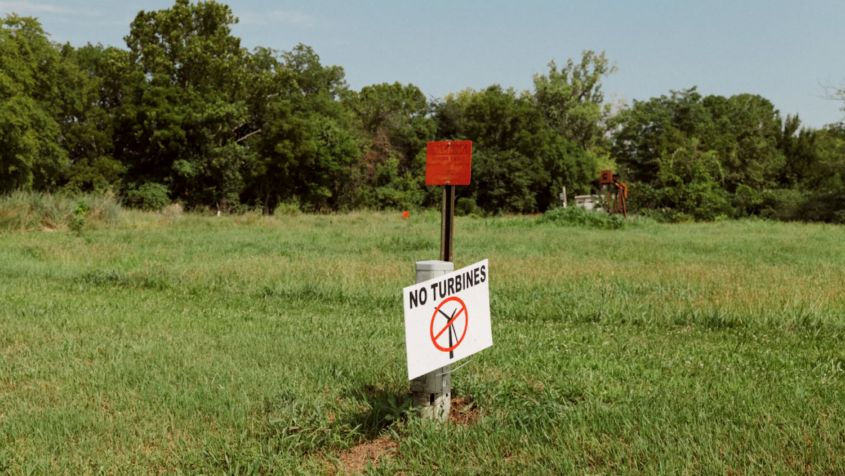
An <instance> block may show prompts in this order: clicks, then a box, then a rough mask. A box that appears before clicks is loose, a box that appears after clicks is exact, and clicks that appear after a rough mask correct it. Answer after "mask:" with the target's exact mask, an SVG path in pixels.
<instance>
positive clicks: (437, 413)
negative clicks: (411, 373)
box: [411, 261, 455, 421]
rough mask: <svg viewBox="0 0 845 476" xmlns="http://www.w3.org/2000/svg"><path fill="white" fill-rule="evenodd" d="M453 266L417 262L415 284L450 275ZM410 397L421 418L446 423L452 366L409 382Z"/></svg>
mask: <svg viewBox="0 0 845 476" xmlns="http://www.w3.org/2000/svg"><path fill="white" fill-rule="evenodd" d="M454 270H455V264H454V263H450V262H448V261H417V263H416V271H417V274H416V282H417V283H422V282H424V281H428V280H429V279H434V278H436V277H438V276H443V275H444V274H447V273H450V272H452V271H454ZM411 396H412V397H413V399H414V406H415V407H422V416H423V418H427V419H429V420H435V421H446V420H447V419H448V418H449V408H450V407H451V405H452V366H451V365H447V366H445V367H441V368H439V369H437V370H435V371H433V372H429V373H427V374H425V375H422V376H420V377H417V378H415V379H413V380H411Z"/></svg>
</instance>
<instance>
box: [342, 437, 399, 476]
mask: <svg viewBox="0 0 845 476" xmlns="http://www.w3.org/2000/svg"><path fill="white" fill-rule="evenodd" d="M398 448H399V443H397V442H395V441H393V440H392V439H390V438H389V437H387V436H383V437H381V438H378V439H375V440H370V441H365V442H363V443H361V444H359V445H357V446H355V447H353V448H351V449H349V451H345V452H343V453H342V454H340V456H338V457H337V459H339V460H340V462H341V463H343V467H342V468H339V467H337V466H336V465H334V464H332V466H331V469H330V471H329V474H332V475H344V476H351V475H354V474H361V473H362V472H363V471H364V468H366V467H367V464H369V463H372V465H373V466H378V465H379V463H380V462H381V460H382V458H384V457H385V456H388V455H395V454H397V453H396V451H397V449H398Z"/></svg>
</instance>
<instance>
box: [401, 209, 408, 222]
mask: <svg viewBox="0 0 845 476" xmlns="http://www.w3.org/2000/svg"><path fill="white" fill-rule="evenodd" d="M402 219H404V220H407V219H408V212H407V211H404V212H402Z"/></svg>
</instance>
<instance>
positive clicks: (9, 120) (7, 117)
mask: <svg viewBox="0 0 845 476" xmlns="http://www.w3.org/2000/svg"><path fill="white" fill-rule="evenodd" d="M61 70H62V58H61V56H60V55H59V52H58V51H57V49H56V48H55V45H53V44H52V43H51V42H50V41H49V40H48V39H47V36H46V34H45V33H44V30H42V28H41V25H40V24H39V23H38V21H37V20H35V19H33V18H27V17H19V16H17V15H14V14H12V15H9V16H7V17H5V18H3V19H2V22H0V192H8V191H11V190H14V189H33V188H34V189H51V188H55V187H56V186H57V185H58V182H59V179H60V177H61V175H62V173H63V171H64V169H65V167H66V166H67V152H66V150H65V149H63V148H62V147H61V145H60V143H59V141H60V138H61V127H60V126H59V123H58V122H57V120H56V117H57V115H58V112H59V110H60V104H61V102H62V101H61V97H60V91H59V90H58V88H57V84H59V82H60V79H61Z"/></svg>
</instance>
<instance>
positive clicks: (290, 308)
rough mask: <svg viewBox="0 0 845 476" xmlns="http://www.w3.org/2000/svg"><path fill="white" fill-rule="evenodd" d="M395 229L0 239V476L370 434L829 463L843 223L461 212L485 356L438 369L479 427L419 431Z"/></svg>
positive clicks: (496, 468) (426, 255)
mask: <svg viewBox="0 0 845 476" xmlns="http://www.w3.org/2000/svg"><path fill="white" fill-rule="evenodd" d="M567 213H568V212H567ZM576 213H577V212H576ZM592 216H594V215H592ZM400 217H401V214H398V213H392V214H389V215H385V214H380V213H373V212H368V213H363V212H354V213H350V214H346V215H311V214H302V215H298V216H290V215H284V214H281V213H280V214H277V215H274V216H271V217H267V216H261V215H259V214H258V213H256V212H248V213H245V214H240V215H233V216H228V217H226V216H224V217H221V218H217V217H211V216H207V217H203V216H200V215H199V214H195V213H191V214H181V215H180V214H178V212H173V213H170V215H169V216H168V215H167V214H166V213H150V212H141V211H128V212H126V214H125V215H124V216H122V217H121V218H120V219H119V221H118V222H117V224H115V225H109V228H110V229H108V230H95V229H90V230H87V231H85V233H84V234H83V236H82V237H77V236H76V235H74V234H73V233H29V234H6V235H4V236H2V237H0V282H2V283H3V285H2V286H0V303H3V305H2V306H0V473H2V474H10V475H24V474H56V475H59V474H68V475H85V474H109V473H132V474H162V473H164V474H241V475H244V474H325V473H326V471H327V469H328V468H329V465H330V462H331V461H335V460H334V459H333V458H337V457H338V456H339V455H340V454H341V453H342V452H344V451H345V450H346V449H348V448H350V447H353V446H354V445H357V444H359V443H361V442H363V441H366V440H370V439H373V438H376V437H378V436H381V437H387V438H389V439H390V440H391V441H393V442H395V443H397V444H398V453H397V454H396V455H394V456H392V457H389V458H388V460H387V461H385V462H383V463H382V465H381V466H380V467H379V468H378V469H374V470H371V471H370V474H384V475H395V474H397V473H398V472H404V473H405V474H420V475H424V474H508V475H510V474H532V475H537V474H583V473H589V474H600V473H604V474H607V473H612V474H794V473H802V474H804V473H807V474H842V473H843V472H845V459H843V457H842V455H843V454H845V423H843V419H842V418H841V415H843V414H844V413H845V353H843V348H845V347H843V341H845V288H843V286H845V284H843V283H845V268H843V266H842V263H843V261H844V260H845V229H843V227H840V226H830V225H823V224H786V223H776V222H772V221H763V220H739V221H723V222H718V223H709V224H687V225H663V224H655V223H653V222H651V223H650V222H648V220H645V221H639V220H632V221H630V223H629V225H627V226H625V227H623V228H619V229H603V228H605V227H604V226H601V225H600V226H597V227H596V226H593V225H591V224H585V225H581V226H567V227H560V226H559V225H560V224H562V223H569V224H572V223H577V217H567V216H564V215H561V216H558V217H557V218H556V219H555V220H554V221H551V222H545V221H540V220H537V219H532V218H527V217H518V218H514V219H505V218H483V219H477V218H469V217H465V218H458V220H457V226H456V232H455V233H456V235H455V255H456V257H457V262H456V265H457V266H465V265H468V264H470V263H473V262H476V261H478V260H480V259H483V258H489V259H490V266H491V269H490V276H491V299H492V301H491V311H492V317H493V335H494V342H495V344H494V346H493V347H492V348H490V349H488V350H485V351H483V352H482V353H480V354H478V355H477V356H476V357H475V358H474V361H473V362H472V363H471V364H470V365H469V366H467V367H464V368H463V369H461V370H459V371H458V372H457V373H456V374H455V376H454V378H453V382H454V383H453V385H454V388H455V391H456V392H457V394H458V395H459V396H461V397H462V398H466V397H469V398H470V399H471V400H472V401H474V402H475V404H476V405H477V406H478V407H479V408H480V409H481V412H482V418H481V419H480V420H479V421H477V422H475V423H473V424H470V425H468V426H461V425H446V426H435V425H425V424H423V422H421V421H420V420H419V419H417V418H416V417H415V416H414V415H413V414H408V413H406V410H407V409H408V406H409V402H408V396H409V395H408V381H407V374H406V369H405V349H404V331H403V325H402V320H401V313H402V304H401V293H400V290H401V287H402V286H406V285H410V284H412V283H413V262H414V261H417V260H424V259H432V258H435V257H436V256H437V251H438V237H439V216H438V214H437V213H435V212H426V213H414V214H413V215H412V217H411V221H410V222H409V224H408V226H407V229H406V235H405V240H404V241H402V240H401V238H400V237H401V236H402V223H401V221H402V220H401V218H400Z"/></svg>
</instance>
